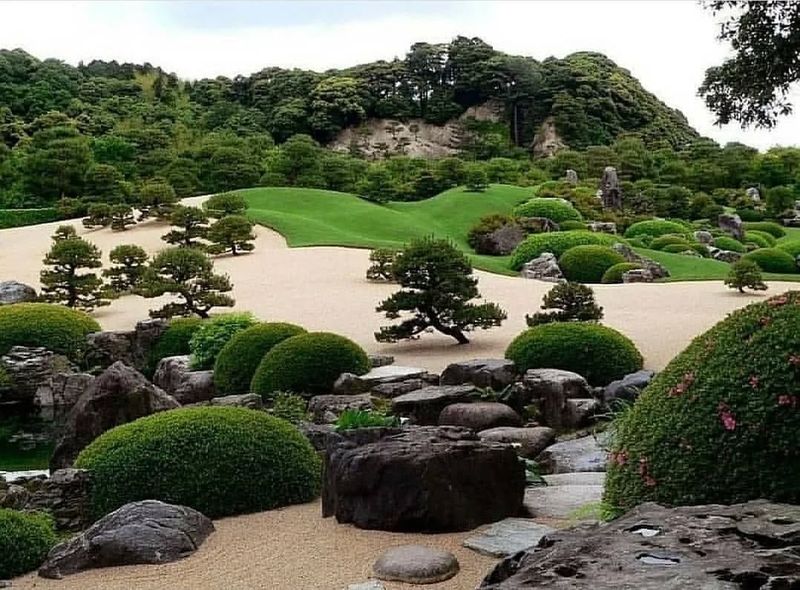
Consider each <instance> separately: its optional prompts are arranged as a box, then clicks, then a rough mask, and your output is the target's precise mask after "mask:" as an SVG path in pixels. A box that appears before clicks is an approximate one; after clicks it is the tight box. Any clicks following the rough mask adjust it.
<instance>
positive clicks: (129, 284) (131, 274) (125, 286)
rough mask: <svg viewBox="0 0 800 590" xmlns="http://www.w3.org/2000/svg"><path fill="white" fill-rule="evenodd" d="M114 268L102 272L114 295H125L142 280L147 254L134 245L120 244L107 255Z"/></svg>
mask: <svg viewBox="0 0 800 590" xmlns="http://www.w3.org/2000/svg"><path fill="white" fill-rule="evenodd" d="M109 258H110V259H111V262H113V263H114V266H112V267H111V268H107V269H105V270H104V271H103V276H105V277H107V278H108V279H109V284H110V288H111V291H112V292H113V293H114V294H120V293H127V292H130V291H131V290H133V289H134V288H136V287H137V286H138V285H139V283H140V282H141V280H142V276H143V275H144V271H145V268H146V263H147V252H145V251H144V249H143V248H141V247H139V246H136V245H134V244H122V245H120V246H117V247H116V248H114V249H113V250H111V252H110V253H109Z"/></svg>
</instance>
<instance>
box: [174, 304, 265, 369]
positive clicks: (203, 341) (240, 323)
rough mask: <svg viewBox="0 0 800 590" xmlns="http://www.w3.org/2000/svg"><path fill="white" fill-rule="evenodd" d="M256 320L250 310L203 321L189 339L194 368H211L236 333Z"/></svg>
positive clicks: (253, 323)
mask: <svg viewBox="0 0 800 590" xmlns="http://www.w3.org/2000/svg"><path fill="white" fill-rule="evenodd" d="M256 322H257V320H256V318H255V317H254V316H253V314H251V313H250V312H245V313H223V314H220V315H217V316H213V317H211V318H210V319H208V320H206V321H205V322H203V323H202V324H201V326H200V327H199V328H198V329H197V331H195V333H194V334H192V338H191V340H189V350H190V351H191V353H192V368H193V369H199V370H205V369H211V368H212V367H213V366H214V361H216V360H217V355H218V354H219V353H220V351H221V350H222V348H223V347H224V346H225V345H226V344H227V343H228V341H229V340H230V339H231V338H233V336H234V334H236V333H237V332H241V331H242V330H244V329H246V328H249V327H250V326H253V325H255V324H256Z"/></svg>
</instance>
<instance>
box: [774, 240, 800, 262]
mask: <svg viewBox="0 0 800 590" xmlns="http://www.w3.org/2000/svg"><path fill="white" fill-rule="evenodd" d="M778 248H780V249H781V250H783V251H784V252H786V253H787V254H789V255H790V256H791V257H792V258H795V259H797V257H798V256H800V240H791V241H789V242H781V243H780V244H778Z"/></svg>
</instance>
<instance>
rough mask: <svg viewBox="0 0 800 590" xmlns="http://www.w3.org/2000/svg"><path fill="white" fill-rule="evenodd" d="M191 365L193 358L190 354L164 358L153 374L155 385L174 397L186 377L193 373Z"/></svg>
mask: <svg viewBox="0 0 800 590" xmlns="http://www.w3.org/2000/svg"><path fill="white" fill-rule="evenodd" d="M190 363H191V356H190V355H188V354H184V355H179V356H168V357H164V358H162V359H161V360H160V361H158V365H156V371H155V373H153V385H155V386H156V387H160V388H161V389H163V390H164V391H166V392H167V393H168V394H170V395H172V394H173V393H174V392H175V390H176V389H178V387H180V385H181V383H182V382H183V378H184V375H186V373H188V372H189V371H191V369H190V368H189V364H190Z"/></svg>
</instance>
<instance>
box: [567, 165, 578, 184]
mask: <svg viewBox="0 0 800 590" xmlns="http://www.w3.org/2000/svg"><path fill="white" fill-rule="evenodd" d="M565 180H566V181H567V182H568V183H570V184H572V185H575V184H578V173H577V172H575V171H574V170H573V169H572V168H568V169H567V171H566V173H565Z"/></svg>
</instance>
